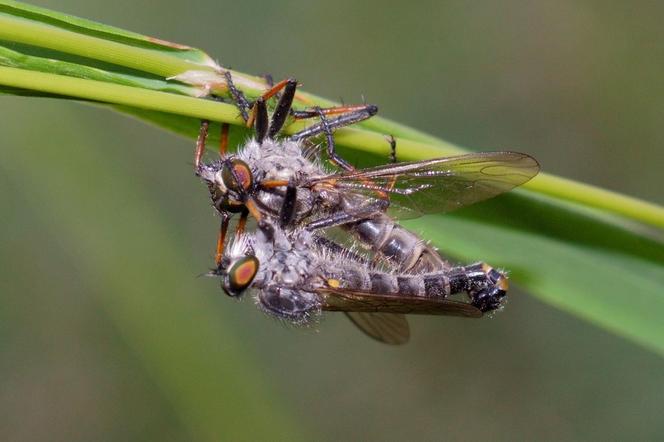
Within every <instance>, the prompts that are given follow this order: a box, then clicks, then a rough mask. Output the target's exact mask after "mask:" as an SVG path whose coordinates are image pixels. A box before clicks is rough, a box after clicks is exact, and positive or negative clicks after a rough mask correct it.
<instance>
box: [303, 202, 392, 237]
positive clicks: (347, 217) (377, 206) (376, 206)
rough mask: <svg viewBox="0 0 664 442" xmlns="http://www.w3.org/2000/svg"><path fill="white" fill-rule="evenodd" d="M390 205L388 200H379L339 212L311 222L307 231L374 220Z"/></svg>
mask: <svg viewBox="0 0 664 442" xmlns="http://www.w3.org/2000/svg"><path fill="white" fill-rule="evenodd" d="M389 204H390V202H389V201H388V200H383V199H379V200H375V201H372V202H371V203H369V204H365V205H362V206H359V207H354V208H348V209H343V210H339V211H337V212H335V213H333V214H332V215H330V216H327V217H324V218H319V219H317V220H314V221H312V222H310V223H309V224H307V225H306V229H307V230H318V229H325V228H328V227H335V226H340V225H342V224H349V223H354V222H357V221H362V220H365V219H367V218H372V217H374V216H376V215H378V214H381V213H384V212H385V210H387V207H388V206H389Z"/></svg>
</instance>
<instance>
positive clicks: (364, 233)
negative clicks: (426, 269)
mask: <svg viewBox="0 0 664 442" xmlns="http://www.w3.org/2000/svg"><path fill="white" fill-rule="evenodd" d="M351 230H352V232H353V233H354V234H355V235H356V236H357V238H358V240H360V241H361V242H363V243H365V244H367V245H368V246H369V247H370V248H371V250H372V251H374V252H375V253H378V254H380V255H383V256H384V257H386V258H387V259H388V260H390V261H391V262H392V263H393V264H394V265H395V267H397V268H398V269H400V270H403V271H405V270H409V269H410V268H412V267H413V266H414V265H415V263H416V262H417V261H418V259H420V256H421V255H422V254H423V252H424V251H425V250H426V249H427V247H426V245H425V244H424V243H423V241H422V240H421V239H420V238H418V237H417V235H415V234H414V233H412V232H410V231H408V230H406V229H404V228H403V227H401V226H399V225H398V224H396V223H395V222H394V221H392V219H391V218H389V217H387V216H385V215H379V216H376V217H373V218H369V219H366V220H363V221H360V222H357V223H355V224H353V226H352V228H351ZM432 270H433V269H432Z"/></svg>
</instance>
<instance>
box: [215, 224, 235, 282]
mask: <svg viewBox="0 0 664 442" xmlns="http://www.w3.org/2000/svg"><path fill="white" fill-rule="evenodd" d="M230 218H231V217H230V215H228V214H226V213H224V214H222V215H221V225H220V227H219V235H218V236H217V251H216V253H215V255H214V263H215V265H216V267H217V270H218V269H220V268H221V261H222V259H223V257H224V244H225V242H226V232H228V221H229V220H230Z"/></svg>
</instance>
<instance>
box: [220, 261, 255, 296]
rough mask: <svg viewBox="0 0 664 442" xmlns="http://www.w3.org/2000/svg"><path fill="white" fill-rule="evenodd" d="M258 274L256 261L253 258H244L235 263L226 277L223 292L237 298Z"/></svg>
mask: <svg viewBox="0 0 664 442" xmlns="http://www.w3.org/2000/svg"><path fill="white" fill-rule="evenodd" d="M257 273H258V259H257V258H256V257H255V256H245V257H244V258H240V259H238V260H237V261H235V262H234V263H233V264H232V265H231V267H230V269H228V273H227V276H226V283H225V284H224V290H226V293H227V294H228V295H230V296H239V295H240V294H241V293H242V292H243V291H244V290H246V288H247V287H249V284H251V282H252V281H253V280H254V278H255V277H256V274H257Z"/></svg>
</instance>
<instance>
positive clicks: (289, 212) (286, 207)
mask: <svg viewBox="0 0 664 442" xmlns="http://www.w3.org/2000/svg"><path fill="white" fill-rule="evenodd" d="M296 205H297V186H296V185H295V183H294V182H293V180H292V179H291V180H290V181H289V182H288V186H286V194H285V195H284V203H283V204H282V206H281V210H280V211H279V224H280V225H281V227H286V226H288V225H289V224H290V223H291V222H292V221H293V218H294V217H295V209H296Z"/></svg>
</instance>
